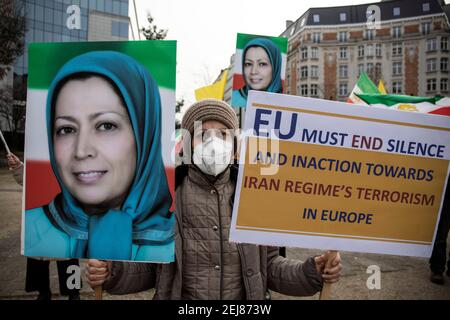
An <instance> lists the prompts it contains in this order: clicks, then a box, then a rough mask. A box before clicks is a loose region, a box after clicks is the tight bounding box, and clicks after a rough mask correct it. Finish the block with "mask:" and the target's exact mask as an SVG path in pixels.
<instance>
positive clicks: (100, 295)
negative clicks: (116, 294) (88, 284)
mask: <svg viewBox="0 0 450 320" xmlns="http://www.w3.org/2000/svg"><path fill="white" fill-rule="evenodd" d="M95 300H103V288H102V286H97V287H95Z"/></svg>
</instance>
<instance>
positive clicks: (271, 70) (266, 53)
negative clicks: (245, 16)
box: [232, 38, 283, 107]
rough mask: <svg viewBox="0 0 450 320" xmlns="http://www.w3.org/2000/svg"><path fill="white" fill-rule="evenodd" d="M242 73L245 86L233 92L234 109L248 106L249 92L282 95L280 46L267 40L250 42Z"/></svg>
mask: <svg viewBox="0 0 450 320" xmlns="http://www.w3.org/2000/svg"><path fill="white" fill-rule="evenodd" d="M242 73H243V76H244V81H245V85H244V86H243V87H242V88H240V89H238V90H233V93H232V104H233V107H245V106H246V105H247V96H248V91H249V90H260V91H268V92H274V93H281V92H282V90H283V89H282V82H281V52H280V49H279V48H278V46H277V45H276V44H275V43H273V42H272V41H271V40H270V39H267V38H254V39H252V40H250V41H249V42H248V43H247V44H246V45H245V47H244V50H243V53H242Z"/></svg>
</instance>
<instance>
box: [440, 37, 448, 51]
mask: <svg viewBox="0 0 450 320" xmlns="http://www.w3.org/2000/svg"><path fill="white" fill-rule="evenodd" d="M441 50H442V51H447V50H448V42H447V37H442V38H441Z"/></svg>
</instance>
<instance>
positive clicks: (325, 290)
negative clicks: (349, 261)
mask: <svg viewBox="0 0 450 320" xmlns="http://www.w3.org/2000/svg"><path fill="white" fill-rule="evenodd" d="M336 255H337V251H330V255H329V256H328V260H327V262H326V264H325V269H329V268H331V267H332V262H333V260H334V258H336ZM330 299H331V283H324V284H323V287H322V291H321V292H320V297H319V300H330Z"/></svg>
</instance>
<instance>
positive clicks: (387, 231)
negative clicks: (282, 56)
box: [230, 91, 450, 257]
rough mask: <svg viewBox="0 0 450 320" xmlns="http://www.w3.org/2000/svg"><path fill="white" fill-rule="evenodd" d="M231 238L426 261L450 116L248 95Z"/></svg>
mask: <svg viewBox="0 0 450 320" xmlns="http://www.w3.org/2000/svg"><path fill="white" fill-rule="evenodd" d="M245 120H246V122H245V128H244V131H243V132H244V134H243V142H242V148H241V159H245V162H244V163H240V168H239V176H238V183H237V189H236V198H235V201H234V208H233V218H232V225H231V231H230V240H231V241H235V242H248V243H256V244H262V245H276V246H289V247H303V248H318V249H325V250H344V251H354V252H367V253H381V254H383V253H384V254H396V255H407V256H419V257H429V256H430V255H431V252H432V249H433V241H434V237H435V234H436V231H437V225H438V221H439V217H440V212H441V208H442V204H443V201H444V194H445V188H446V184H447V181H448V176H449V160H450V118H449V117H445V116H437V115H428V114H420V113H413V112H399V111H396V110H386V109H380V108H373V107H366V106H355V105H352V104H346V103H341V102H333V101H328V100H321V99H312V98H305V97H298V96H288V95H279V94H272V93H267V92H258V91H252V92H251V93H250V96H249V101H248V105H247V113H246V119H245Z"/></svg>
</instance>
